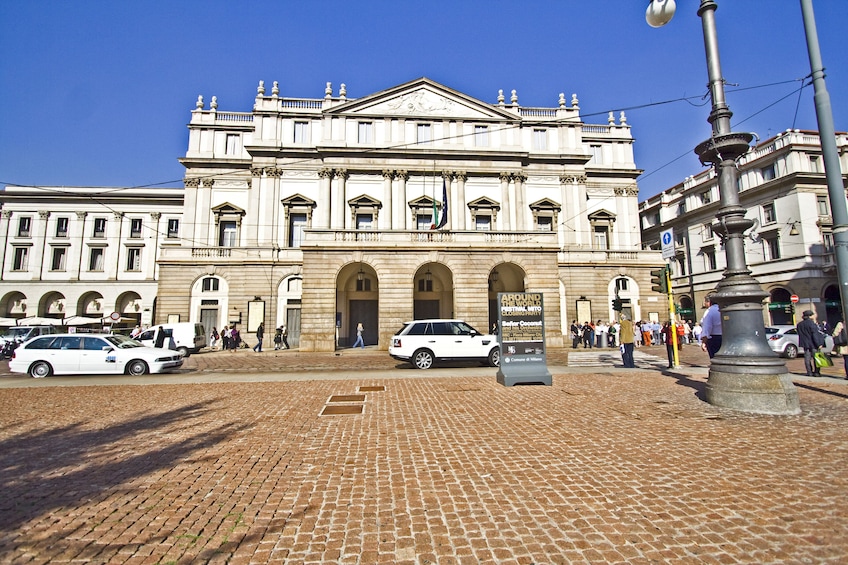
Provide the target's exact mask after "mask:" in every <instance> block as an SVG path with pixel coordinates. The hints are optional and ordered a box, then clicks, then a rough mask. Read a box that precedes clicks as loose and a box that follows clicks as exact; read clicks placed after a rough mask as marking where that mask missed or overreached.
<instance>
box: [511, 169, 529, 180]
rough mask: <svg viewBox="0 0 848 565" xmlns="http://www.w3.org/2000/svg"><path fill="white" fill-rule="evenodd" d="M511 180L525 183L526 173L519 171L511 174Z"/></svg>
mask: <svg viewBox="0 0 848 565" xmlns="http://www.w3.org/2000/svg"><path fill="white" fill-rule="evenodd" d="M512 180H514V181H515V182H520V183H525V182H527V175H526V174H524V173H523V172H520V171H519V172H517V173H515V174H513V175H512Z"/></svg>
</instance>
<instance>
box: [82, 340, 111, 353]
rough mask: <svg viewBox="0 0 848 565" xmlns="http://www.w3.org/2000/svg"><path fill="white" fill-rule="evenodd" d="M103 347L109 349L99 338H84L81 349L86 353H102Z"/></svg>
mask: <svg viewBox="0 0 848 565" xmlns="http://www.w3.org/2000/svg"><path fill="white" fill-rule="evenodd" d="M104 347H109V344H108V343H106V342H105V341H103V340H102V339H100V338H99V337H84V338H83V341H82V348H83V349H85V350H87V351H102V350H103V348H104Z"/></svg>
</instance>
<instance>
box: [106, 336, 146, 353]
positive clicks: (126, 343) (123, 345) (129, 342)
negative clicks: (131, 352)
mask: <svg viewBox="0 0 848 565" xmlns="http://www.w3.org/2000/svg"><path fill="white" fill-rule="evenodd" d="M103 339H105V340H106V341H108V342H109V343H111V344H112V345H114V346H115V347H118V348H119V349H133V348H134V347H144V346H143V345H142V344H140V343H139V342H137V341H136V340H134V339H130V338H128V337H127V336H125V335H120V334H113V335H104V336H103Z"/></svg>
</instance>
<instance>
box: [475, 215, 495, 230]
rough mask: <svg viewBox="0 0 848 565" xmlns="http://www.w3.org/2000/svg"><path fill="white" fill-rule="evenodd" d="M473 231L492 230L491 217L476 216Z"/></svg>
mask: <svg viewBox="0 0 848 565" xmlns="http://www.w3.org/2000/svg"><path fill="white" fill-rule="evenodd" d="M474 229H475V230H477V231H490V230H491V229H492V217H491V216H485V215H484V216H480V215H478V216H476V217H475V218H474Z"/></svg>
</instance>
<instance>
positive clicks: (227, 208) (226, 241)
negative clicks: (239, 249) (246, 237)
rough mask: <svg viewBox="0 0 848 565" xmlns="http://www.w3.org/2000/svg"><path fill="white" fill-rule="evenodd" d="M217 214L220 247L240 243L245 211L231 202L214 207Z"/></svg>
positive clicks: (213, 209)
mask: <svg viewBox="0 0 848 565" xmlns="http://www.w3.org/2000/svg"><path fill="white" fill-rule="evenodd" d="M212 213H213V214H214V215H215V227H216V229H217V235H218V246H219V247H236V246H237V245H238V243H239V232H240V231H241V222H242V219H243V218H244V215H245V211H244V210H242V209H241V208H239V207H238V206H234V205H233V204H230V203H229V202H225V203H223V204H219V205H218V206H215V207H214V208H212Z"/></svg>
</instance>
